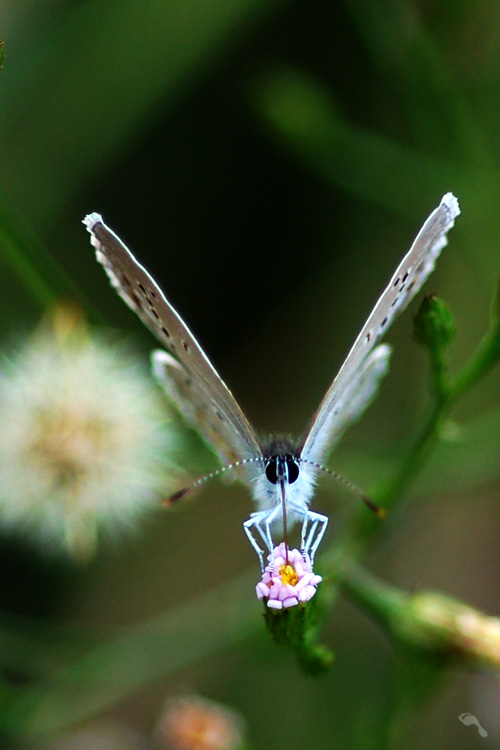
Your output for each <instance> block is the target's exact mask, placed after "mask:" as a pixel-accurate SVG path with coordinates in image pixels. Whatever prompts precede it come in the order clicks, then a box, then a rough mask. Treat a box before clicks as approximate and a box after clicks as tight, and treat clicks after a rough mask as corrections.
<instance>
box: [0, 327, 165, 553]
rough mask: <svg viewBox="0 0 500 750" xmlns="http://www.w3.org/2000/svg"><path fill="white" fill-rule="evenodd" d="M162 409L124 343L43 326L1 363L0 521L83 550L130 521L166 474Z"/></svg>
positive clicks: (73, 549) (89, 549)
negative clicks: (103, 532) (101, 533)
mask: <svg viewBox="0 0 500 750" xmlns="http://www.w3.org/2000/svg"><path fill="white" fill-rule="evenodd" d="M161 415H162V406H161V403H160V401H159V399H158V397H157V396H156V393H155V392H154V390H153V389H152V387H151V386H150V384H149V382H148V380H147V377H146V376H145V375H143V374H142V373H141V372H140V371H139V370H138V368H137V367H136V366H135V365H134V364H133V363H132V362H131V359H130V357H127V356H126V355H125V353H124V351H123V349H120V348H119V347H112V346H110V345H109V343H107V342H104V341H103V340H99V339H91V338H90V337H89V336H87V335H82V332H81V331H79V332H78V333H77V332H75V330H73V331H72V335H68V334H66V335H64V336H62V337H61V336H58V335H57V334H56V331H54V330H50V331H49V330H46V329H44V330H43V331H40V332H38V333H37V334H36V335H35V336H33V338H32V339H30V340H29V341H28V342H27V343H26V344H25V345H24V347H23V348H22V349H21V350H20V351H19V352H18V354H17V355H16V357H15V358H14V359H13V360H12V361H11V362H10V363H9V364H8V365H7V366H5V365H4V367H3V368H2V369H1V370H0V424H1V425H2V430H1V431H0V527H2V528H3V530H4V531H7V532H8V531H12V530H17V531H19V530H22V531H24V532H26V533H29V534H31V535H32V536H34V537H36V538H37V539H38V540H40V541H42V542H43V543H44V544H45V545H47V546H49V547H59V548H60V547H65V548H66V549H68V550H69V551H70V552H71V553H72V554H75V555H80V556H81V555H88V554H90V553H91V552H92V551H93V549H94V548H95V544H96V538H97V534H98V530H99V528H103V529H106V530H108V531H111V532H113V531H115V530H118V529H119V528H120V527H126V526H130V525H132V524H133V523H134V521H135V520H136V519H137V518H138V516H139V515H141V514H142V513H143V512H144V511H145V509H146V508H147V507H148V506H149V507H151V506H152V505H153V503H154V502H155V496H156V492H157V491H159V490H160V489H161V488H162V485H163V484H164V481H165V475H166V470H165V459H166V456H167V455H168V448H169V445H170V438H169V431H168V428H167V427H166V426H165V421H164V420H162V416H161Z"/></svg>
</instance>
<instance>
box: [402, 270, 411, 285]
mask: <svg viewBox="0 0 500 750" xmlns="http://www.w3.org/2000/svg"><path fill="white" fill-rule="evenodd" d="M409 275H410V272H409V271H407V272H406V273H405V275H404V276H403V283H404V282H405V281H406V279H407V278H408V276H409Z"/></svg>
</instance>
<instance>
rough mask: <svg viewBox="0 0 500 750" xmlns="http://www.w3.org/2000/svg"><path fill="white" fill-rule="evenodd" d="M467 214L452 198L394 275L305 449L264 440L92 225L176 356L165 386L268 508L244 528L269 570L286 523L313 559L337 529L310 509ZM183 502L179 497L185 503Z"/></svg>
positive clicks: (107, 259) (117, 284) (113, 276)
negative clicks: (390, 335) (395, 329)
mask: <svg viewBox="0 0 500 750" xmlns="http://www.w3.org/2000/svg"><path fill="white" fill-rule="evenodd" d="M459 213H460V209H459V207H458V202H457V200H456V198H455V197H454V196H453V195H452V194H451V193H447V194H446V195H445V196H444V197H443V199H442V200H441V203H440V205H439V206H438V207H437V208H436V209H435V210H434V211H433V212H432V214H431V215H430V216H429V218H428V219H427V221H426V222H425V223H424V225H423V227H422V229H421V230H420V232H419V233H418V235H417V237H416V239H415V241H414V242H413V244H412V246H411V248H410V250H409V252H408V253H407V254H406V255H405V256H404V258H403V260H402V261H401V263H400V264H399V266H398V268H397V269H396V271H395V273H394V274H393V276H392V278H391V280H390V282H389V285H388V286H387V288H386V289H385V291H384V292H383V293H382V295H381V297H380V299H379V300H378V302H377V304H376V305H375V307H374V309H373V311H372V313H371V314H370V315H369V317H368V320H367V322H366V323H365V325H364V327H363V328H362V330H361V332H360V333H359V335H358V337H357V339H356V340H355V342H354V344H353V346H352V348H351V350H350V352H349V354H348V355H347V358H346V360H345V362H344V364H343V365H342V367H341V369H340V371H339V373H338V375H337V377H336V378H335V379H334V381H333V383H332V384H331V386H330V388H329V389H328V391H327V392H326V394H325V396H324V398H323V400H322V402H321V403H320V405H319V408H318V409H317V411H316V413H315V414H314V416H313V418H312V420H311V422H310V424H309V426H308V428H307V430H306V431H305V433H304V436H303V438H302V440H301V441H300V442H299V443H298V444H297V445H294V444H293V443H292V442H290V441H287V440H277V441H272V442H271V443H268V444H265V443H264V444H263V443H262V442H261V441H260V440H259V438H258V437H257V435H256V433H255V432H254V430H253V428H252V426H251V425H250V423H249V422H248V420H247V418H246V417H245V415H244V413H243V411H242V410H241V408H240V406H239V405H238V403H237V401H236V399H235V398H234V396H233V395H232V393H231V391H230V390H229V388H228V387H227V386H226V384H225V383H224V382H223V380H222V378H221V377H220V376H219V375H218V373H217V372H216V370H215V368H214V367H213V365H212V364H211V362H210V361H209V359H208V357H207V356H206V354H205V353H204V351H203V349H202V348H201V346H200V345H199V343H198V342H197V340H196V338H195V337H194V335H193V334H192V333H191V331H190V330H189V328H188V327H187V325H186V324H185V323H184V321H183V320H182V318H181V317H180V315H179V314H178V313H177V311H176V310H175V309H174V308H173V307H172V305H171V304H170V303H169V302H168V300H167V299H166V297H165V296H164V294H163V292H162V291H161V289H160V287H159V286H158V284H157V283H156V282H155V281H154V279H153V278H152V277H151V276H150V275H149V273H148V272H147V271H146V269H145V268H143V266H141V264H140V263H139V262H138V261H137V260H136V258H135V257H134V256H133V255H132V253H131V252H130V250H129V249H128V248H127V247H126V246H125V245H124V244H123V242H122V241H121V240H120V239H119V237H118V236H117V235H116V234H115V233H114V232H113V231H112V230H111V229H109V227H107V226H106V224H104V222H103V220H102V218H101V216H100V215H99V214H90V215H89V216H87V217H86V218H85V220H84V223H85V225H86V226H87V229H88V231H89V232H90V234H91V241H92V244H93V245H94V247H95V248H96V257H97V260H98V261H99V262H100V263H101V264H102V265H103V267H104V269H105V270H106V273H107V274H108V277H109V279H110V281H111V284H112V286H113V287H114V288H115V289H116V291H117V292H118V294H119V295H120V296H121V297H122V299H123V300H124V301H125V302H126V304H127V305H128V306H129V307H130V308H131V309H132V310H134V312H136V313H137V315H138V316H139V317H140V318H141V320H142V321H143V322H144V323H145V325H146V326H147V327H148V328H149V329H150V331H151V332H152V333H153V334H154V335H155V336H156V338H157V339H158V340H159V341H160V342H161V343H162V344H163V345H164V346H165V348H166V349H167V350H168V352H167V351H165V350H156V351H154V352H153V354H152V370H153V374H154V375H155V377H156V379H157V380H158V382H159V383H160V384H161V385H162V386H163V388H164V389H165V391H166V393H167V395H168V398H169V399H170V401H171V402H172V403H173V404H174V406H175V407H176V408H177V409H178V411H179V412H180V414H181V415H182V416H183V417H184V419H185V420H186V422H187V423H188V424H190V425H191V426H192V427H194V428H195V429H196V430H198V432H199V433H200V434H201V435H202V437H203V438H204V439H205V441H206V442H207V443H208V445H209V446H210V447H211V448H212V449H213V450H214V451H215V452H216V453H217V455H218V456H219V458H220V460H221V462H222V464H223V465H225V466H226V468H232V469H233V470H234V471H235V472H236V473H237V475H238V477H239V478H240V479H242V480H243V481H244V482H245V483H246V484H247V485H248V486H249V488H250V490H251V492H252V495H253V498H254V500H255V501H256V503H257V505H258V508H259V509H258V510H257V511H256V512H255V513H252V515H251V516H250V518H249V519H248V520H247V521H245V522H244V524H243V528H244V530H245V533H246V534H247V537H248V539H249V541H250V543H251V544H252V546H253V548H254V549H255V551H256V552H257V554H258V556H259V560H260V563H261V567H262V568H264V553H265V552H266V550H268V551H269V553H272V550H273V547H274V545H273V540H272V534H271V527H272V526H273V525H274V524H275V523H277V522H280V523H281V524H282V526H283V527H284V531H285V530H286V528H287V527H288V526H290V525H292V524H293V523H294V522H295V521H297V520H299V521H301V523H302V529H301V549H302V552H303V553H304V555H309V557H310V559H311V563H312V562H313V560H314V555H315V553H316V550H317V549H318V546H319V544H320V542H321V539H322V537H323V535H324V533H325V530H326V526H327V523H328V518H327V517H326V516H324V515H322V514H319V513H316V512H315V511H312V510H311V509H310V508H309V504H310V501H311V498H312V496H313V494H314V486H315V482H316V479H317V476H318V473H319V471H320V470H321V469H322V468H323V467H322V463H323V461H324V460H325V457H326V455H327V453H328V452H329V451H330V450H331V449H332V447H333V446H334V444H335V443H336V442H337V441H338V440H339V438H340V437H341V435H342V433H343V432H344V430H345V429H346V428H347V427H348V426H349V425H350V424H352V422H354V421H355V420H356V419H357V418H359V416H360V415H361V414H362V413H363V411H364V410H365V409H366V407H367V406H368V405H369V404H370V403H371V401H372V400H373V398H374V397H375V395H376V393H377V390H378V387H379V384H380V381H381V380H382V378H383V377H384V375H385V374H386V372H387V370H388V367H389V358H390V354H391V349H390V347H389V346H388V345H387V344H379V341H380V339H381V337H382V336H383V335H384V334H385V332H386V331H387V329H388V328H389V326H390V324H391V322H392V321H393V320H394V319H395V318H396V317H397V315H398V314H400V313H401V312H402V311H403V310H404V309H405V307H406V306H407V305H408V304H409V302H410V301H411V300H412V299H413V297H414V296H415V294H416V293H417V292H418V290H419V289H420V288H421V286H422V284H423V283H424V282H425V280H426V279H427V277H428V276H429V274H430V273H431V272H432V270H433V268H434V264H435V261H436V259H437V257H438V256H439V254H440V252H441V249H442V248H443V247H444V246H445V245H446V242H447V237H446V235H447V232H448V231H449V230H450V229H451V227H452V226H453V224H454V220H455V218H456V217H457V216H458V214H459ZM324 470H325V469H324ZM326 471H328V470H326ZM181 495H182V493H178V494H177V497H181ZM364 499H365V502H367V504H368V505H370V503H369V501H367V499H366V498H364Z"/></svg>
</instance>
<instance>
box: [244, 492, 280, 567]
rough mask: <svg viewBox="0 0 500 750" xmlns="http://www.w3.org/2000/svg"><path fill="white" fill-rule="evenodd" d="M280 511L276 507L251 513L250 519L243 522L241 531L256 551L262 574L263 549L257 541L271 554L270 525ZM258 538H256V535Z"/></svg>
mask: <svg viewBox="0 0 500 750" xmlns="http://www.w3.org/2000/svg"><path fill="white" fill-rule="evenodd" d="M280 511H281V508H280V507H279V506H277V507H276V508H273V509H272V510H271V511H269V510H264V511H257V512H256V513H252V515H251V516H250V518H249V519H248V520H247V521H245V522H244V524H243V529H244V531H245V534H246V535H247V537H248V541H249V542H250V544H251V545H252V547H253V548H254V550H255V551H256V553H257V555H258V557H259V560H260V567H261V569H262V572H264V568H265V565H264V553H265V549H263V548H262V547H261V546H260V544H259V540H260V539H261V540H262V541H263V542H264V545H265V547H267V549H268V550H269V552H270V553H271V552H272V551H273V546H274V545H273V539H272V536H271V524H272V522H273V521H274V520H275V519H276V516H277V515H278V514H279V512H280ZM256 532H257V534H258V536H257V534H256Z"/></svg>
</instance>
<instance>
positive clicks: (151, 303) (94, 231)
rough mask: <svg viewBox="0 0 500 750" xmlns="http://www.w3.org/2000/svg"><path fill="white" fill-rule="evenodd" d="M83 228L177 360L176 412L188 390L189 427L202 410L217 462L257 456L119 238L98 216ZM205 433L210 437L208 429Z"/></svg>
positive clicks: (244, 428)
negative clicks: (179, 378) (178, 400)
mask: <svg viewBox="0 0 500 750" xmlns="http://www.w3.org/2000/svg"><path fill="white" fill-rule="evenodd" d="M83 223H84V224H85V225H86V227H87V229H88V231H89V232H90V234H91V241H92V244H93V245H94V247H95V248H96V257H97V260H98V261H99V263H101V265H102V266H103V267H104V269H105V271H106V273H107V275H108V277H109V279H110V281H111V285H112V286H113V287H114V288H115V289H116V291H117V292H118V294H119V295H120V297H121V298H122V299H123V300H124V301H125V302H126V304H127V305H128V306H129V307H130V308H131V309H132V310H133V311H134V312H135V313H137V315H138V316H139V317H140V318H141V320H142V321H143V323H144V324H145V325H146V326H147V327H148V328H149V330H150V331H151V332H152V333H153V334H154V335H155V336H156V338H157V339H158V340H159V341H160V342H161V343H162V344H163V345H164V346H165V347H166V348H167V349H168V350H169V351H170V352H171V353H172V354H173V355H174V356H175V357H176V358H177V359H178V360H179V363H180V365H179V367H181V366H182V375H183V381H182V382H183V385H182V388H183V403H184V408H181V412H182V413H183V414H184V415H186V409H187V403H188V401H189V398H190V391H191V392H192V395H193V403H195V404H196V407H193V408H195V409H196V418H195V417H194V412H193V419H192V420H191V422H192V424H193V425H194V426H198V423H197V420H198V421H199V423H200V424H201V414H202V412H203V411H205V412H206V418H207V420H208V419H209V418H210V419H213V421H214V424H215V423H216V424H217V427H218V430H217V435H218V437H217V439H215V437H214V439H212V438H209V437H208V432H207V430H208V428H205V432H204V433H203V434H204V437H206V438H208V439H209V442H211V443H212V445H213V446H214V447H215V448H216V450H217V451H218V452H220V453H221V456H222V459H223V460H225V458H226V456H228V455H230V456H234V457H235V458H236V460H243V459H249V458H259V457H261V456H262V450H261V448H260V444H259V441H258V439H257V437H256V435H255V433H254V431H253V429H252V427H251V426H250V423H249V422H248V420H247V418H246V417H245V415H244V414H243V412H242V410H241V409H240V407H239V405H238V403H237V402H236V399H235V398H234V396H233V395H232V393H231V391H230V390H229V388H228V387H227V386H226V384H225V383H224V382H223V380H222V378H221V377H220V376H219V375H218V373H217V372H216V370H215V368H214V367H213V366H212V364H211V362H210V361H209V359H208V358H207V356H206V355H205V353H204V352H203V350H202V348H201V346H200V345H199V344H198V342H197V341H196V339H195V337H194V336H193V334H192V333H191V331H190V330H189V328H188V327H187V325H186V324H185V323H184V321H183V320H182V318H181V317H180V315H179V314H178V313H177V312H176V310H175V309H174V308H173V307H172V305H171V304H170V303H169V302H168V300H167V299H166V298H165V296H164V294H163V292H162V291H161V289H160V287H159V286H158V284H157V283H156V282H155V281H154V279H153V278H152V277H151V276H150V275H149V273H148V272H147V271H146V269H145V268H143V266H141V265H140V263H138V261H137V260H136V259H135V257H134V256H133V255H132V253H131V252H130V250H128V248H127V247H126V246H125V245H124V244H123V242H122V241H121V240H120V238H119V237H118V236H117V235H116V234H115V233H114V232H113V231H112V230H111V229H109V227H107V226H106V224H105V223H104V222H103V220H102V218H101V216H99V214H95V213H93V214H90V215H89V216H87V217H86V218H85V220H84V222H83ZM199 429H202V430H203V428H199ZM209 432H210V435H211V434H212V431H211V428H210V430H209ZM214 436H215V431H214ZM223 443H225V445H223Z"/></svg>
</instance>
